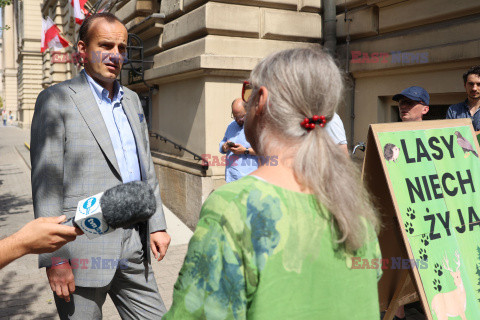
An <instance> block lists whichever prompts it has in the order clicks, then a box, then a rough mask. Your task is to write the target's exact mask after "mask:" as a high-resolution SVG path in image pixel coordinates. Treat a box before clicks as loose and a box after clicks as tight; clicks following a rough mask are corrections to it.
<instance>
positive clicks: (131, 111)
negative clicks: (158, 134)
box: [122, 92, 147, 180]
mask: <svg viewBox="0 0 480 320" xmlns="http://www.w3.org/2000/svg"><path fill="white" fill-rule="evenodd" d="M122 106H123V110H124V111H125V114H126V115H127V118H128V122H130V127H131V128H132V132H133V136H134V137H135V142H136V143H137V152H138V160H139V162H140V163H139V165H140V172H141V174H142V180H143V179H145V177H146V174H145V165H144V164H145V163H146V162H145V161H146V159H147V157H146V154H145V143H144V141H143V137H144V135H143V132H142V128H141V124H140V119H139V115H138V113H137V109H136V108H135V106H134V105H133V102H132V100H131V97H130V96H129V95H128V94H127V92H125V95H124V96H123V101H122Z"/></svg>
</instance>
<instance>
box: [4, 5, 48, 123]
mask: <svg viewBox="0 0 480 320" xmlns="http://www.w3.org/2000/svg"><path fill="white" fill-rule="evenodd" d="M3 22H4V25H8V26H9V28H10V29H8V30H4V31H3V34H2V39H3V44H4V46H3V49H4V50H2V61H3V71H4V72H3V80H4V81H3V98H4V103H5V105H6V109H7V111H10V110H11V111H12V115H14V118H15V121H16V122H17V123H18V125H19V126H20V127H26V128H29V127H30V124H31V121H32V117H33V109H34V107H35V100H36V99H37V95H38V94H39V93H40V91H41V90H42V54H41V53H40V39H41V30H42V20H41V14H40V0H22V1H13V2H12V4H11V5H8V6H6V7H5V8H4V9H3Z"/></svg>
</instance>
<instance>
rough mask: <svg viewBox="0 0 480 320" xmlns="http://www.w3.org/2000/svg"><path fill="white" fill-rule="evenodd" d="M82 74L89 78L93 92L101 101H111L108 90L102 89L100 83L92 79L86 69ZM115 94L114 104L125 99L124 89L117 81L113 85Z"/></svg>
mask: <svg viewBox="0 0 480 320" xmlns="http://www.w3.org/2000/svg"><path fill="white" fill-rule="evenodd" d="M81 72H83V74H84V75H85V77H86V78H87V81H88V83H89V84H90V85H91V86H92V88H93V91H94V92H95V94H96V95H97V97H98V99H99V100H100V101H101V100H105V99H109V98H108V90H107V89H105V88H104V87H102V86H101V85H100V84H99V83H98V82H96V81H95V80H94V79H93V78H92V77H90V76H89V75H88V73H87V72H86V71H85V69H83V70H82V71H81ZM113 92H114V93H113V99H112V101H113V102H116V101H118V102H120V101H121V100H122V98H123V88H122V86H121V85H120V83H118V81H117V80H115V82H114V83H113Z"/></svg>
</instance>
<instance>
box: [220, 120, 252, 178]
mask: <svg viewBox="0 0 480 320" xmlns="http://www.w3.org/2000/svg"><path fill="white" fill-rule="evenodd" d="M227 141H232V142H235V143H238V144H241V145H242V146H244V147H245V148H247V149H248V148H251V147H252V146H251V145H250V143H248V141H247V138H246V137H245V131H243V126H241V127H240V126H239V125H238V124H237V122H236V121H235V120H234V121H232V122H231V123H230V124H229V125H228V127H227V131H226V132H225V136H224V137H223V139H222V141H220V153H225V152H223V150H222V146H223V144H224V143H225V142H227ZM257 168H258V158H257V156H252V155H246V154H238V155H237V154H234V153H233V152H232V151H230V150H228V151H227V159H226V166H225V181H226V182H231V181H235V180H238V179H240V178H241V177H243V176H246V175H248V174H250V173H251V172H253V171H255V170H257Z"/></svg>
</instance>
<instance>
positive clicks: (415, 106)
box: [392, 86, 430, 121]
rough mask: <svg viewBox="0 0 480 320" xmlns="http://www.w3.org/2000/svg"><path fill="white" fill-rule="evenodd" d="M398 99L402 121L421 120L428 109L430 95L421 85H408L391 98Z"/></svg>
mask: <svg viewBox="0 0 480 320" xmlns="http://www.w3.org/2000/svg"><path fill="white" fill-rule="evenodd" d="M392 99H393V100H394V101H398V111H399V112H400V118H401V119H402V121H422V120H423V115H424V114H426V113H427V112H428V110H429V107H428V105H429V103H430V95H429V94H428V92H427V90H425V89H423V88H422V87H417V86H413V87H409V88H407V89H405V90H403V91H402V92H401V93H399V94H396V95H394V96H393V98H392Z"/></svg>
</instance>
